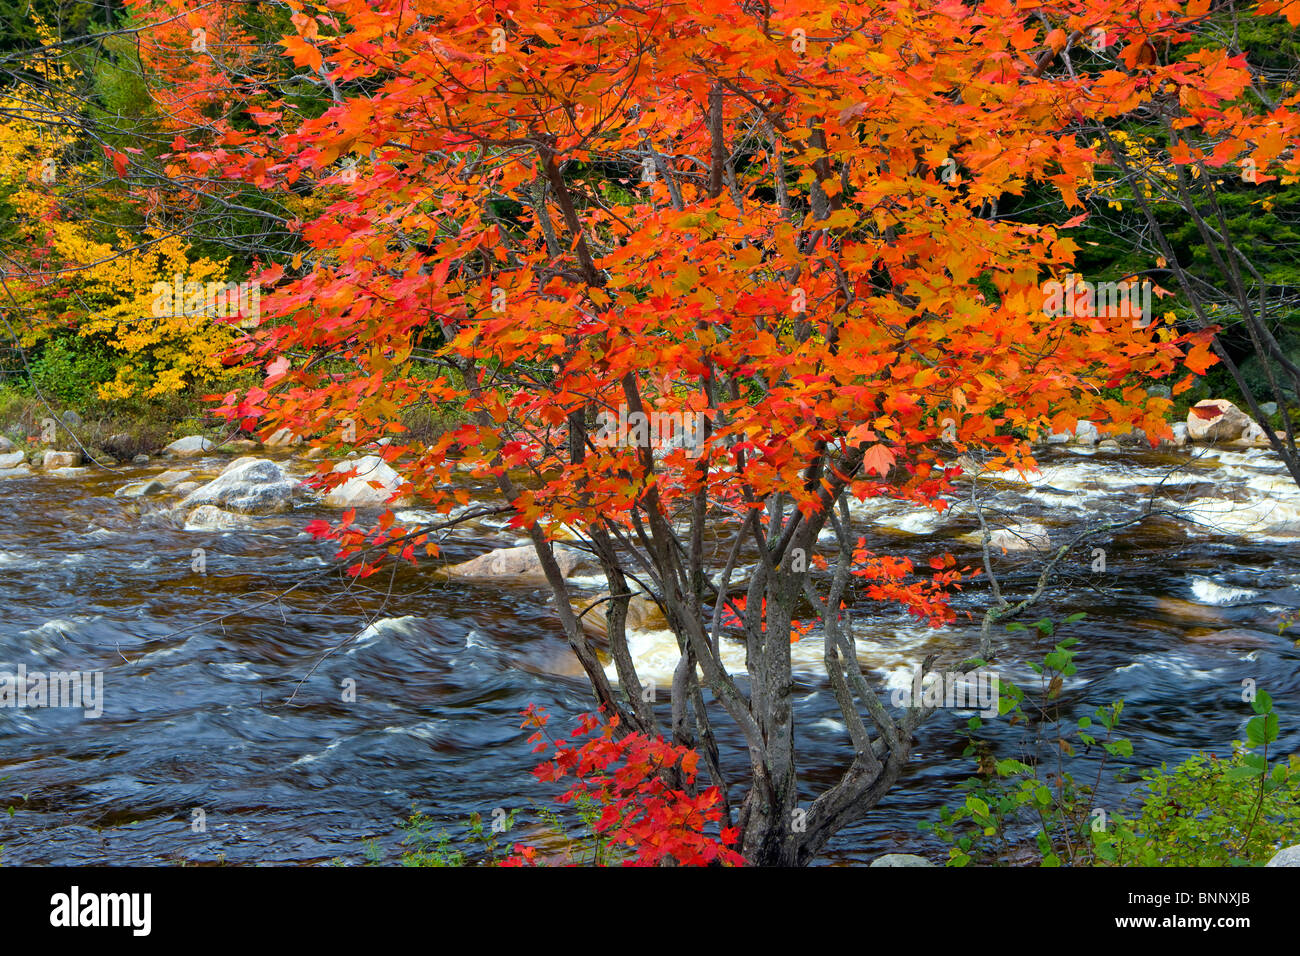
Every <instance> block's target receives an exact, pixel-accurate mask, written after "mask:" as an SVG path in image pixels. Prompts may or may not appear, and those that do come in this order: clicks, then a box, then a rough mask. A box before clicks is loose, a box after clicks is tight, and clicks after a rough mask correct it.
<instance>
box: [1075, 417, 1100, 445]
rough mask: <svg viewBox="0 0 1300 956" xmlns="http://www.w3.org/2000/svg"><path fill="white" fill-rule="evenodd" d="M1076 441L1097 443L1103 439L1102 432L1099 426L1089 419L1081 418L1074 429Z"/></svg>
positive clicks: (1084, 443) (1078, 443)
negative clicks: (1098, 428)
mask: <svg viewBox="0 0 1300 956" xmlns="http://www.w3.org/2000/svg"><path fill="white" fill-rule="evenodd" d="M1073 440H1074V443H1075V444H1076V445H1095V444H1097V442H1098V441H1100V440H1101V433H1100V432H1099V431H1097V426H1096V425H1094V424H1093V423H1092V422H1090V421H1088V420H1087V419H1080V420H1079V424H1078V426H1077V427H1076V428H1075V429H1074V439H1073Z"/></svg>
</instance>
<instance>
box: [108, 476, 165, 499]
mask: <svg viewBox="0 0 1300 956" xmlns="http://www.w3.org/2000/svg"><path fill="white" fill-rule="evenodd" d="M166 490H167V486H166V485H164V484H163V483H162V482H161V481H159V480H158V479H156V478H155V479H153V480H152V481H133V482H131V483H130V484H129V485H123V486H122V487H121V488H119V489H117V491H115V492H113V497H115V498H143V497H144V496H145V495H156V494H161V493H162V492H164V491H166Z"/></svg>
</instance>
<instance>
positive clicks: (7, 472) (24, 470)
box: [0, 465, 32, 478]
mask: <svg viewBox="0 0 1300 956" xmlns="http://www.w3.org/2000/svg"><path fill="white" fill-rule="evenodd" d="M31 476H32V470H31V469H30V468H28V467H27V466H26V465H19V466H18V467H17V468H4V469H0V478H30V477H31Z"/></svg>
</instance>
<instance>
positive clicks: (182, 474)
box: [153, 469, 194, 488]
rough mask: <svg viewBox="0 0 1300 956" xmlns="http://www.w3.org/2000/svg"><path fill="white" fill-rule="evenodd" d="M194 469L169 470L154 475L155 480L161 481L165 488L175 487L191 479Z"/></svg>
mask: <svg viewBox="0 0 1300 956" xmlns="http://www.w3.org/2000/svg"><path fill="white" fill-rule="evenodd" d="M193 474H194V472H192V471H173V470H170V469H169V470H167V471H164V472H163V473H162V474H159V475H154V476H153V480H154V481H156V482H159V483H160V484H161V485H162V486H163V487H164V488H174V487H176V486H177V485H179V484H181V483H182V482H185V481H189V479H190V476H191V475H193Z"/></svg>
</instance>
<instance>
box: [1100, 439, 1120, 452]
mask: <svg viewBox="0 0 1300 956" xmlns="http://www.w3.org/2000/svg"><path fill="white" fill-rule="evenodd" d="M1097 448H1098V449H1099V450H1100V451H1119V442H1117V441H1116V440H1115V439H1113V438H1103V439H1102V440H1101V441H1099V442H1097Z"/></svg>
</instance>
